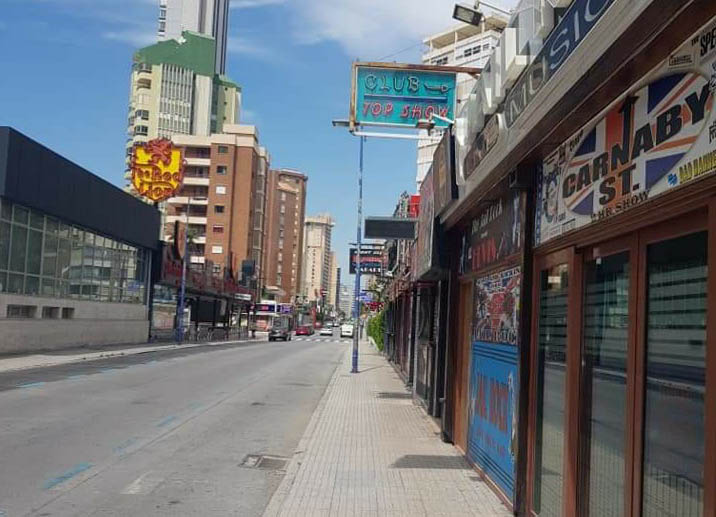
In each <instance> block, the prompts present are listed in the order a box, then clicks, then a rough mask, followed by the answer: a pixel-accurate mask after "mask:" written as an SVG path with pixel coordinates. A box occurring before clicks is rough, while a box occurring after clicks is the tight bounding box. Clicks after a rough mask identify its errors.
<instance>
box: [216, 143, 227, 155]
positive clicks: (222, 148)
mask: <svg viewBox="0 0 716 517" xmlns="http://www.w3.org/2000/svg"><path fill="white" fill-rule="evenodd" d="M217 151H218V153H219V154H226V153H228V152H229V148H228V147H227V146H225V145H220V146H219V147H218V149H217Z"/></svg>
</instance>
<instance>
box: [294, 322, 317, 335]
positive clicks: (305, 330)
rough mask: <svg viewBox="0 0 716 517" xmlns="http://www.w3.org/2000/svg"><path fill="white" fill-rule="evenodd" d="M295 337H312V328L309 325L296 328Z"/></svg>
mask: <svg viewBox="0 0 716 517" xmlns="http://www.w3.org/2000/svg"><path fill="white" fill-rule="evenodd" d="M296 335H297V336H311V335H313V327H312V326H310V325H300V326H298V327H296Z"/></svg>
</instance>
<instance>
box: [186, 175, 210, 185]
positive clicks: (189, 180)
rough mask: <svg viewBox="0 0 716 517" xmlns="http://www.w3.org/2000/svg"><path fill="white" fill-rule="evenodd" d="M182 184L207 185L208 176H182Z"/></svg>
mask: <svg viewBox="0 0 716 517" xmlns="http://www.w3.org/2000/svg"><path fill="white" fill-rule="evenodd" d="M184 185H202V186H205V187H208V186H209V178H199V177H195V176H184Z"/></svg>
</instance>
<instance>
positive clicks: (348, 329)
mask: <svg viewBox="0 0 716 517" xmlns="http://www.w3.org/2000/svg"><path fill="white" fill-rule="evenodd" d="M341 337H353V324H351V323H344V324H343V325H341Z"/></svg>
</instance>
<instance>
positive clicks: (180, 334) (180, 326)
mask: <svg viewBox="0 0 716 517" xmlns="http://www.w3.org/2000/svg"><path fill="white" fill-rule="evenodd" d="M190 208H191V197H188V198H187V202H186V228H184V256H183V257H182V261H181V287H180V288H179V303H178V304H177V336H176V340H177V342H178V343H181V342H183V341H184V306H185V304H186V298H185V295H186V261H187V259H188V258H189V253H188V251H189V209H190Z"/></svg>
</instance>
